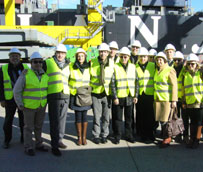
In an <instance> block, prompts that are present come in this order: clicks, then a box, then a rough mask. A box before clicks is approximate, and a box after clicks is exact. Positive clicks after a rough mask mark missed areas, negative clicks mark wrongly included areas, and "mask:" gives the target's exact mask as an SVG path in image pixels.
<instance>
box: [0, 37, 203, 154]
mask: <svg viewBox="0 0 203 172" xmlns="http://www.w3.org/2000/svg"><path fill="white" fill-rule="evenodd" d="M130 49H131V50H130ZM130 49H129V48H128V47H123V48H121V49H120V50H119V48H118V44H117V43H116V42H115V41H112V42H110V43H109V44H106V43H102V44H101V45H100V46H99V47H98V50H99V56H98V57H95V58H94V59H91V61H89V62H88V61H87V60H86V57H87V53H86V51H85V50H84V49H82V48H78V50H77V52H76V54H75V62H73V63H70V62H69V60H68V59H67V58H66V53H67V49H66V47H65V46H64V45H63V44H59V45H58V46H57V47H56V52H55V55H54V56H53V57H51V58H48V59H46V60H45V61H43V57H42V56H41V55H40V54H39V53H38V52H34V53H33V54H32V55H31V56H30V64H31V67H30V68H29V67H28V65H26V64H22V63H21V60H20V58H21V53H20V51H19V50H18V49H17V48H12V49H11V50H10V53H9V63H8V64H5V65H3V66H2V68H1V70H0V88H1V89H0V91H1V93H0V102H1V106H2V107H5V111H6V115H5V121H4V126H3V129H4V134H5V139H4V143H3V147H4V148H5V149H7V148H9V146H10V141H11V138H12V122H13V118H14V115H15V112H16V109H18V115H19V123H20V131H21V139H20V141H21V142H22V143H24V149H25V153H26V154H27V155H30V156H33V155H35V150H38V151H43V152H47V151H48V149H47V148H46V147H45V146H44V145H43V140H42V137H41V133H42V126H43V121H44V117H45V110H46V104H48V114H49V120H50V136H51V147H52V149H51V150H52V153H53V155H55V156H61V151H60V149H59V148H62V149H65V148H66V147H67V146H66V145H65V144H64V143H63V137H64V134H65V126H66V116H67V111H68V107H69V108H70V109H72V110H74V112H75V127H76V131H77V136H78V139H77V145H86V144H87V140H86V135H87V126H88V121H87V111H88V110H89V109H91V108H92V110H93V128H92V135H93V142H94V143H95V144H100V143H102V144H105V143H107V142H108V136H109V135H110V128H112V137H113V140H112V142H113V143H114V144H119V143H120V140H121V139H122V137H123V136H124V139H125V140H126V141H128V142H131V143H135V131H136V137H139V138H140V141H141V142H144V143H146V144H147V143H152V142H154V141H155V131H156V129H157V127H158V125H159V123H160V124H161V130H162V132H161V133H162V138H163V141H162V142H161V144H160V147H161V148H165V147H167V146H168V145H170V142H171V139H172V138H171V136H170V135H169V134H166V133H165V132H164V130H165V128H166V126H167V123H168V121H169V116H170V114H171V112H172V111H173V110H174V109H175V108H177V109H178V112H179V115H178V116H179V117H181V118H183V121H184V126H185V131H184V134H183V137H184V141H185V143H186V144H187V146H188V147H190V148H197V147H198V145H199V140H200V138H201V129H202V122H203V70H202V68H201V66H200V63H199V58H198V57H197V55H195V54H189V55H188V57H187V58H186V60H184V56H183V54H182V53H181V52H179V51H176V49H175V47H174V46H173V45H172V44H167V45H166V47H165V50H164V52H159V53H157V52H156V50H154V49H151V50H150V51H148V50H147V49H146V48H145V47H141V43H140V42H139V41H138V40H135V41H134V42H133V43H132V45H131V46H130ZM81 89H83V90H84V91H81ZM85 89H86V90H85ZM81 92H82V93H81ZM81 94H83V95H81ZM87 97H91V101H89V99H88V98H87ZM89 102H91V103H89ZM123 114H124V117H125V118H124V123H125V125H124V128H125V130H124V133H122V131H123V129H122V128H123V125H122V124H123V123H122V121H123ZM189 130H190V132H189ZM32 132H34V133H35V144H34V142H33V140H32Z"/></svg>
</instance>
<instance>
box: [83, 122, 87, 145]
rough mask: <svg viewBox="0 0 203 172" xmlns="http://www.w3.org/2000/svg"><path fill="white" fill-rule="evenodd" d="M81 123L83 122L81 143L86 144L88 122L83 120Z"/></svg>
mask: <svg viewBox="0 0 203 172" xmlns="http://www.w3.org/2000/svg"><path fill="white" fill-rule="evenodd" d="M82 124H83V130H82V144H83V145H86V144H87V140H86V136H87V124H88V122H83V123H82Z"/></svg>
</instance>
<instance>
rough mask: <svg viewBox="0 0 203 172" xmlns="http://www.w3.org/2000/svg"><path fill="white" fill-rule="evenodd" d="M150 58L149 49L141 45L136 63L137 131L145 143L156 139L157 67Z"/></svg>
mask: <svg viewBox="0 0 203 172" xmlns="http://www.w3.org/2000/svg"><path fill="white" fill-rule="evenodd" d="M148 60H149V52H148V50H147V49H146V48H145V47H141V48H140V49H139V52H138V63H137V64H136V69H137V75H138V82H139V96H138V100H139V101H138V103H137V105H136V133H137V135H138V136H140V138H141V141H142V142H144V143H151V142H153V141H154V140H155V137H154V133H153V129H154V126H155V118H154V108H153V101H154V74H155V69H156V67H155V63H153V62H149V61H148ZM146 105H147V108H146Z"/></svg>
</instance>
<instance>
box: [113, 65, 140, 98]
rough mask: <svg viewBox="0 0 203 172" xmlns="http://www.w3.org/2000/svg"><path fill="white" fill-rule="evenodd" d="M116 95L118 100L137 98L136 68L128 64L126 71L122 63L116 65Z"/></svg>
mask: <svg viewBox="0 0 203 172" xmlns="http://www.w3.org/2000/svg"><path fill="white" fill-rule="evenodd" d="M114 68H115V80H116V89H117V90H116V91H117V92H116V94H117V97H118V98H123V97H128V96H129V95H130V96H132V97H134V96H135V81H136V67H135V65H134V64H132V63H128V66H127V70H126V71H125V70H124V68H123V66H122V65H121V63H117V64H115V67H114Z"/></svg>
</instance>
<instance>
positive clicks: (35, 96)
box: [23, 69, 49, 109]
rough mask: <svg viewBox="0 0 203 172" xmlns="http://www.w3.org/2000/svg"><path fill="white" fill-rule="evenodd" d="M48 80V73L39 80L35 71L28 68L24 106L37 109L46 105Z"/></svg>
mask: <svg viewBox="0 0 203 172" xmlns="http://www.w3.org/2000/svg"><path fill="white" fill-rule="evenodd" d="M48 80H49V77H48V76H47V74H43V75H42V77H41V80H39V79H38V77H37V76H36V74H35V72H34V71H32V70H31V69H28V72H27V74H26V75H25V88H24V90H23V104H24V107H26V108H29V109H37V108H39V107H44V106H45V105H46V103H47V89H48Z"/></svg>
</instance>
